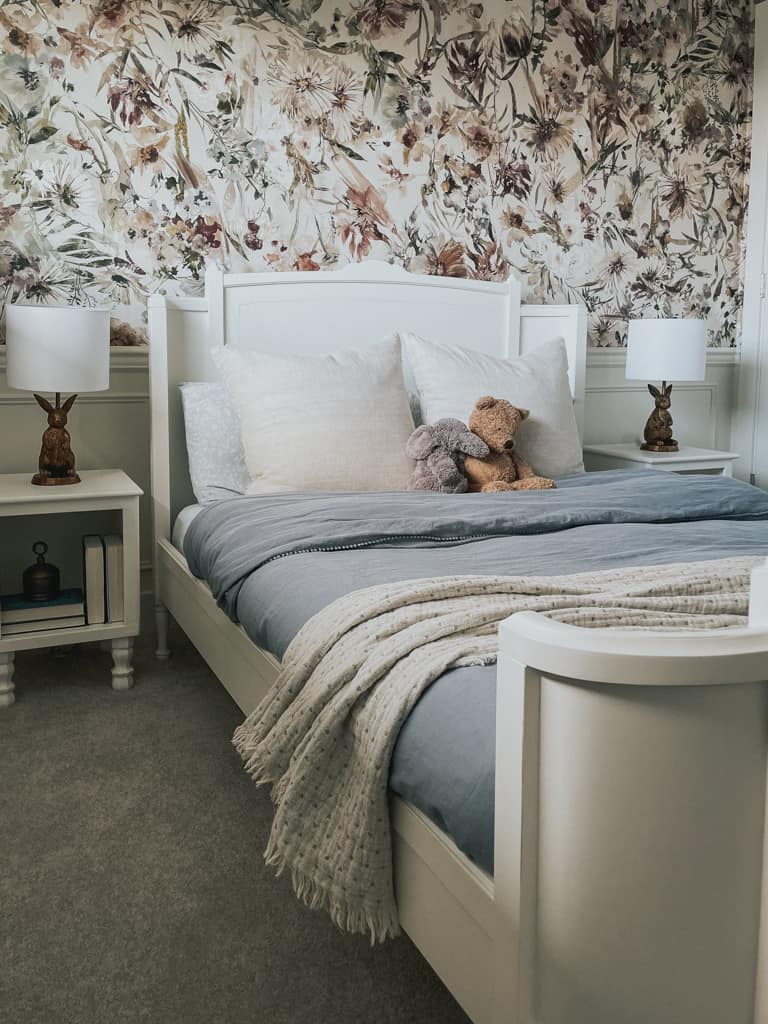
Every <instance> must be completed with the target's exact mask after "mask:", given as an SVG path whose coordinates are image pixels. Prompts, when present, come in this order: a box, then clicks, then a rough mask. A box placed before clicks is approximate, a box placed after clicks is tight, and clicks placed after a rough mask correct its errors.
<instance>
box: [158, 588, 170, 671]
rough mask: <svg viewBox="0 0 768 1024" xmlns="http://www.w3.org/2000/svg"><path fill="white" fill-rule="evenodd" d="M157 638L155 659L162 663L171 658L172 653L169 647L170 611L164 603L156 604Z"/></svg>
mask: <svg viewBox="0 0 768 1024" xmlns="http://www.w3.org/2000/svg"><path fill="white" fill-rule="evenodd" d="M155 636H156V639H157V646H156V647H155V657H156V658H158V659H159V660H160V661H165V660H166V659H167V658H170V656H171V651H170V649H169V647H168V609H167V608H166V607H165V605H164V604H163V602H162V601H157V602H156V603H155Z"/></svg>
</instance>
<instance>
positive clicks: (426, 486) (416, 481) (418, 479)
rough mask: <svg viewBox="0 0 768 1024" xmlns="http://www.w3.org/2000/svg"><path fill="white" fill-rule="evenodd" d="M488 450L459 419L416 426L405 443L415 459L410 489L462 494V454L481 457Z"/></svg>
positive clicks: (408, 452)
mask: <svg viewBox="0 0 768 1024" xmlns="http://www.w3.org/2000/svg"><path fill="white" fill-rule="evenodd" d="M489 451H490V449H489V448H488V445H487V444H486V443H485V441H481V440H480V438H479V437H478V436H477V435H476V434H473V433H472V431H471V430H470V429H469V427H468V426H467V425H466V424H465V423H462V422H461V420H454V419H444V420H438V421H437V422H436V423H433V424H432V426H430V427H428V426H422V427H417V428H416V429H415V430H414V432H413V433H412V434H411V436H410V437H409V438H408V441H407V442H406V445H405V454H406V455H407V456H408V458H410V459H415V460H416V465H415V466H414V469H413V473H411V479H410V480H409V481H408V490H409V491H442V492H443V493H445V494H462V493H463V492H464V491H466V490H467V478H466V477H465V476H464V456H465V455H474V456H475V458H478V459H484V458H485V457H486V455H488V453H489Z"/></svg>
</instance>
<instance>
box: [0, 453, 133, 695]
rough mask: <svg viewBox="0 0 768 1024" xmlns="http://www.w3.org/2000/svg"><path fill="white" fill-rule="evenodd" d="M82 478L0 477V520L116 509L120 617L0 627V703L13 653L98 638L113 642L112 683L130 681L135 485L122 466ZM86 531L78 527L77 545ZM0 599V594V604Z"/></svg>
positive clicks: (9, 688) (10, 677) (10, 687)
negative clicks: (48, 482) (9, 629)
mask: <svg viewBox="0 0 768 1024" xmlns="http://www.w3.org/2000/svg"><path fill="white" fill-rule="evenodd" d="M80 475H81V478H82V482H81V483H79V484H72V485H69V486H65V487H38V486H35V485H33V484H32V483H31V482H30V478H29V475H28V474H26V473H12V474H4V475H0V518H6V517H24V518H27V517H39V516H47V515H65V514H69V513H78V514H82V513H89V512H116V513H118V514H119V516H120V518H121V525H120V528H119V530H118V532H119V533H120V534H121V536H122V541H123V618H122V619H121V620H120V621H118V622H102V623H97V624H91V625H81V626H67V627H63V628H58V629H49V630H44V631H40V632H36V633H35V632H31V633H13V634H10V635H7V636H3V633H2V626H0V707H8V706H10V705H11V704H13V702H14V655H15V653H16V652H17V651H26V650H34V649H39V648H43V647H58V646H64V645H69V644H81V643H93V642H97V641H102V640H109V641H111V645H112V658H113V663H114V664H113V668H112V686H113V687H114V688H115V689H127V688H128V687H130V686H131V685H132V684H133V664H132V662H133V641H134V638H135V637H136V636H138V633H139V579H140V576H139V498H140V497H141V495H142V491H141V488H139V487H138V486H137V485H136V484H135V483H134V482H133V481H132V480H131V479H130V477H128V476H127V475H126V474H125V473H124V472H123V471H122V470H119V469H117V470H86V471H83V472H81V474H80ZM86 532H88V530H87V528H86V529H82V528H81V529H78V530H77V531H76V532H75V534H74V536H73V543H76V544H77V545H78V547H79V546H80V544H81V542H82V535H83V534H84V533H86ZM1 601H2V597H1V596H0V602H1Z"/></svg>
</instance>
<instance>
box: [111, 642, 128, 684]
mask: <svg viewBox="0 0 768 1024" xmlns="http://www.w3.org/2000/svg"><path fill="white" fill-rule="evenodd" d="M112 661H113V662H114V665H113V667H112V689H113V690H130V688H131V687H132V686H133V637H130V636H129V637H120V638H119V639H117V640H113V641H112Z"/></svg>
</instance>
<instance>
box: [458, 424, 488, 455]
mask: <svg viewBox="0 0 768 1024" xmlns="http://www.w3.org/2000/svg"><path fill="white" fill-rule="evenodd" d="M456 450H457V451H459V452H462V453H463V454H464V455H473V456H474V457H475V458H476V459H485V458H486V457H487V456H488V455H490V453H491V449H490V448H489V447H488V445H487V444H486V443H485V441H483V439H482V438H481V437H478V436H477V434H473V433H472V431H471V430H467V431H466V432H463V433H462V435H461V437H460V438H459V441H458V444H457V445H456Z"/></svg>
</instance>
